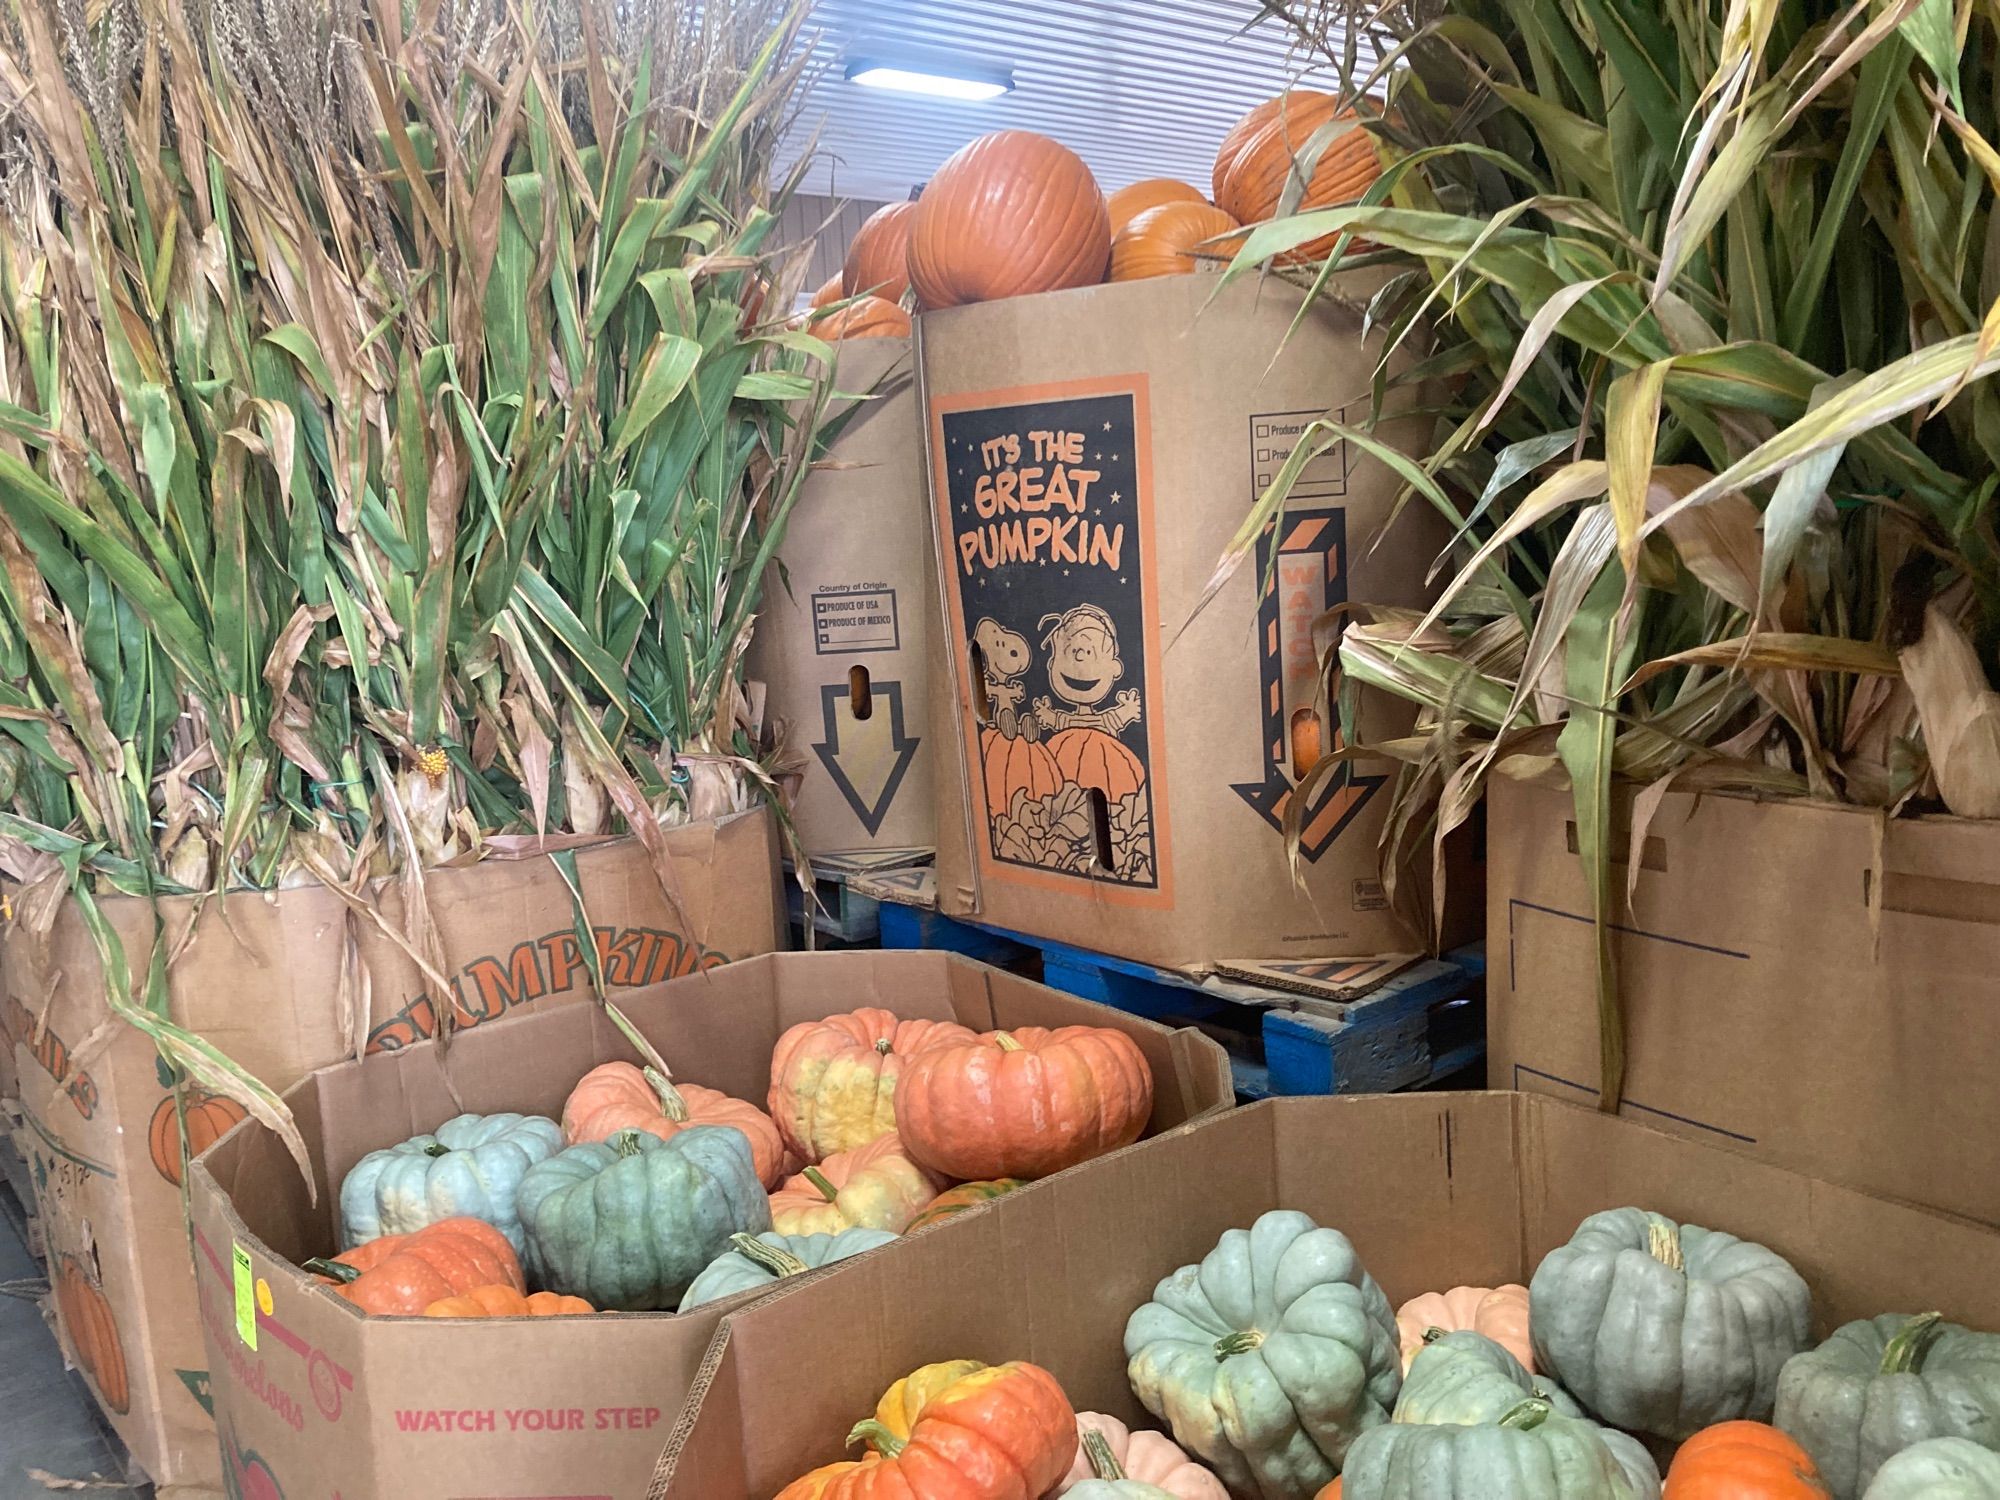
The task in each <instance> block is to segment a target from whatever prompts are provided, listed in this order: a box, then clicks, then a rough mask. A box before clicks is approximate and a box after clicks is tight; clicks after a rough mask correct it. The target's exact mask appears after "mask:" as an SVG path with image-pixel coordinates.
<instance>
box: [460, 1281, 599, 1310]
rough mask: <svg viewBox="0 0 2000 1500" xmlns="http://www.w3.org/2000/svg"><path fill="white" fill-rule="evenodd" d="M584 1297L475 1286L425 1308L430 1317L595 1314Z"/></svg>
mask: <svg viewBox="0 0 2000 1500" xmlns="http://www.w3.org/2000/svg"><path fill="white" fill-rule="evenodd" d="M596 1311H597V1309H596V1308H594V1307H592V1306H591V1305H590V1304H589V1303H588V1302H586V1301H584V1300H583V1298H581V1297H564V1296H562V1295H560V1294H558V1293H556V1292H529V1293H528V1294H527V1295H526V1296H523V1295H522V1294H521V1291H520V1289H519V1288H518V1287H511V1286H501V1285H496V1286H476V1287H474V1288H473V1289H472V1290H471V1291H469V1292H460V1293H459V1294H458V1295H457V1296H456V1297H440V1298H438V1300H437V1301H435V1302H433V1303H432V1304H431V1305H430V1306H429V1307H427V1308H425V1309H424V1316H425V1317H427V1318H567V1317H574V1316H577V1315H580V1314H582V1313H594V1312H596Z"/></svg>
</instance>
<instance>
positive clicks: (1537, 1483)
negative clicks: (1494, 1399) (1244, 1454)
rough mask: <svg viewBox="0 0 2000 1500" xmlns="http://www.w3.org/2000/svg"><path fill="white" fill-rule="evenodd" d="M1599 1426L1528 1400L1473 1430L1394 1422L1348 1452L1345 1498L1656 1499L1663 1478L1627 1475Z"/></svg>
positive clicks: (1650, 1471) (1650, 1472)
mask: <svg viewBox="0 0 2000 1500" xmlns="http://www.w3.org/2000/svg"><path fill="white" fill-rule="evenodd" d="M1607 1436H1608V1434H1607V1433H1606V1432H1605V1431H1604V1429H1603V1428H1601V1427H1598V1426H1597V1425H1596V1424H1595V1423H1592V1422H1586V1421H1581V1420H1578V1419H1576V1418H1573V1417H1564V1416H1559V1415H1557V1414H1556V1412H1555V1411H1554V1409H1553V1408H1552V1407H1551V1406H1550V1405H1549V1403H1548V1402H1547V1401H1544V1400H1542V1399H1540V1398H1539V1397H1534V1396H1531V1397H1529V1398H1527V1399H1526V1400H1524V1401H1520V1402H1517V1403H1516V1404H1515V1405H1514V1406H1513V1407H1512V1408H1511V1409H1510V1410H1508V1411H1506V1412H1505V1413H1503V1414H1502V1415H1501V1417H1500V1419H1499V1420H1498V1421H1497V1422H1490V1423H1484V1424H1482V1425H1479V1426H1475V1427H1459V1426H1452V1425H1444V1426H1435V1427H1419V1426H1414V1425H1410V1424H1406V1423H1400V1422H1398V1423H1392V1424H1391V1425H1389V1426H1387V1427H1376V1428H1373V1429H1371V1430H1370V1431H1368V1432H1364V1433H1363V1434H1362V1435H1361V1436H1360V1438H1359V1439H1357V1440H1356V1442H1355V1444H1354V1447H1353V1448H1352V1449H1351V1450H1349V1452H1348V1455H1347V1467H1346V1469H1345V1470H1344V1471H1343V1473H1342V1474H1341V1483H1340V1494H1341V1500H1659V1494H1660V1478H1659V1471H1658V1470H1657V1469H1654V1468H1653V1467H1652V1460H1651V1459H1649V1458H1646V1457H1645V1451H1644V1449H1641V1448H1639V1446H1638V1444H1637V1443H1636V1441H1633V1440H1631V1439H1627V1442H1628V1443H1630V1445H1631V1448H1632V1449H1635V1450H1637V1456H1638V1457H1639V1458H1640V1459H1643V1460H1644V1462H1645V1469H1644V1470H1642V1471H1640V1472H1637V1473H1635V1472H1633V1471H1632V1469H1631V1468H1630V1467H1628V1463H1627V1461H1626V1460H1625V1459H1623V1458H1622V1457H1621V1455H1620V1454H1618V1453H1616V1452H1614V1451H1613V1449H1612V1446H1611V1445H1610V1444H1609V1443H1607V1442H1606V1441H1605V1439H1606V1437H1607Z"/></svg>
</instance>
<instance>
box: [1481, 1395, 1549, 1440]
mask: <svg viewBox="0 0 2000 1500" xmlns="http://www.w3.org/2000/svg"><path fill="white" fill-rule="evenodd" d="M1554 1410H1555V1408H1554V1407H1552V1406H1550V1405H1549V1403H1548V1402H1546V1401H1544V1400H1542V1399H1541V1397H1539V1396H1530V1397H1529V1398H1528V1399H1527V1400H1526V1401H1523V1402H1521V1403H1519V1404H1518V1405H1515V1406H1510V1407H1508V1408H1507V1413H1506V1415H1505V1416H1503V1417H1501V1418H1500V1420H1499V1421H1498V1422H1497V1423H1496V1424H1494V1425H1496V1426H1499V1427H1511V1428H1512V1429H1513V1430H1514V1431H1516V1432H1533V1431H1534V1430H1535V1429H1536V1428H1537V1427H1539V1426H1541V1425H1542V1423H1544V1422H1546V1421H1548V1419H1549V1413H1550V1412H1552V1411H1554Z"/></svg>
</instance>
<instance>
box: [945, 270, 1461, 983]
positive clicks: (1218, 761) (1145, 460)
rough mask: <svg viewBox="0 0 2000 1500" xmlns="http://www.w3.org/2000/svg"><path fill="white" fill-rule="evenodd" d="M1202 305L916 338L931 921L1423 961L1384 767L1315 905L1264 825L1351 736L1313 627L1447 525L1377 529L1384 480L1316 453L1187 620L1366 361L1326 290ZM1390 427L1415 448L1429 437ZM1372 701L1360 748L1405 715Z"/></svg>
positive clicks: (1348, 405)
mask: <svg viewBox="0 0 2000 1500" xmlns="http://www.w3.org/2000/svg"><path fill="white" fill-rule="evenodd" d="M1215 285H1216V282H1215V278H1213V277H1208V276H1167V277H1160V278H1158V279H1156V280H1151V281H1139V282H1125V283H1120V284H1115V285H1109V286H1098V287H1087V288H1083V289H1080V290H1076V291H1067V292H1053V293H1049V294H1046V295H1043V296H1035V297H1013V298H1009V299H1007V300H1005V301H1001V302H988V303H982V304H979V305H976V306H971V307H959V308H951V309H948V310H945V311H941V312H933V313H925V314H924V315H923V316H922V317H921V318H920V319H919V320H918V326H917V347H918V354H919V359H920V361H921V370H922V380H923V395H924V402H925V410H926V419H927V429H926V440H927V442H928V445H929V455H928V456H929V463H930V485H931V505H932V514H933V522H934V531H935V539H936V546H937V559H936V565H937V571H938V576H939V580H940V592H941V594H942V603H941V610H940V614H941V618H942V619H943V620H944V621H945V633H944V640H945V647H944V649H943V650H942V651H940V652H939V653H938V659H939V661H940V663H941V664H942V666H943V668H944V669H943V670H941V671H939V672H937V673H936V675H935V682H936V690H937V694H938V696H937V700H936V704H935V707H934V711H933V713H932V716H931V725H932V733H933V735H934V736H935V737H937V738H938V741H939V745H940V750H939V754H938V757H937V770H938V775H939V778H940V785H939V793H938V805H939V809H940V810H939V814H938V819H939V828H938V844H939V852H938V904H939V909H940V910H941V911H943V912H945V913H946V914H947V915H951V916H971V917H977V918H979V919H981V920H983V921H986V922H990V923H993V924H995V925H997V926H1000V927H1003V928H1010V929H1013V930H1015V931H1019V932H1025V933H1030V934H1033V935H1035V936H1038V937H1045V938H1052V939H1055V940H1058V941H1061V942H1064V943H1070V944H1074V945H1076V946H1079V947H1083V948H1090V949H1095V950H1097V951H1100V952H1104V953H1110V954H1115V955H1118V956H1119V957H1123V958H1129V959H1137V960H1140V961H1142V962H1146V963H1152V964H1158V965H1163V966H1166V967H1171V968H1177V969H1186V970H1205V969H1209V968H1212V967H1215V966H1216V965H1217V964H1218V963H1219V962H1223V961H1227V960H1232V959H1242V960H1312V959H1322V958H1330V957H1356V956H1365V955H1375V954H1386V953H1392V952H1412V951H1415V950H1416V949H1418V948H1420V947H1421V946H1422V945H1423V944H1424V942H1425V941H1426V939H1427V936H1428V933H1427V930H1426V928H1427V923H1423V924H1418V925H1416V926H1412V925H1409V924H1406V923H1405V922H1404V921H1403V920H1401V919H1400V918H1399V917H1398V915H1397V914H1395V913H1392V912H1391V911H1390V910H1389V905H1388V902H1387V900H1386V899H1385V896H1384V890H1383V882H1382V879H1381V870H1380V867H1379V860H1378V856H1377V852H1376V843H1377V835H1378V834H1379V833H1380V831H1381V828H1382V823H1383V817H1384V813H1385V812H1386V809H1387V805H1388V795H1387V792H1388V788H1389V784H1390V779H1391V777H1392V776H1393V774H1394V767H1393V766H1392V765H1390V764H1388V763H1386V762H1374V761H1359V762H1351V763H1345V764H1342V765H1341V766H1339V767H1338V768H1337V769H1336V770H1335V771H1334V773H1333V774H1332V775H1330V776H1328V777H1326V778H1324V779H1323V780H1321V781H1319V782H1318V784H1317V786H1316V788H1315V789H1314V790H1313V791H1312V793H1311V797H1312V802H1311V806H1309V807H1306V808H1304V809H1303V810H1302V811H1301V813H1300V815H1299V826H1300V828H1301V830H1302V849H1303V855H1304V860H1303V864H1304V869H1305V883H1304V888H1303V890H1301V889H1300V888H1299V887H1297V886H1295V885H1294V883H1293V879H1292V875H1291V871H1290V869H1289V868H1288V866H1287V861H1286V858H1285V851H1284V840H1283V836H1282V829H1283V826H1284V822H1285V819H1286V815H1287V810H1288V808H1289V806H1290V804H1291V801H1292V799H1293V797H1294V795H1295V793H1294V784H1295V782H1296V780H1297V773H1298V770H1299V767H1300V766H1301V765H1302V764H1303V763H1304V756H1305V754H1306V751H1305V746H1306V745H1307V744H1308V743H1310V742H1314V741H1317V742H1319V743H1323V744H1325V745H1327V746H1332V745H1335V744H1338V743H1342V742H1343V741H1344V739H1345V738H1346V737H1347V736H1346V735H1345V732H1344V731H1345V730H1346V729H1347V728H1350V727H1351V726H1343V725H1341V724H1339V723H1338V722H1337V721H1336V718H1335V706H1334V705H1333V704H1332V703H1330V702H1328V701H1327V700H1326V697H1325V695H1324V694H1323V693H1322V692H1321V688H1320V678H1319V671H1318V654H1317V650H1316V645H1315V641H1314V628H1313V627H1314V623H1315V622H1316V621H1318V620H1319V619H1321V618H1322V617H1323V616H1325V615H1326V614H1327V612H1328V611H1330V610H1334V609H1336V608H1337V607H1338V606H1340V605H1342V604H1344V603H1346V602H1348V601H1350V600H1351V601H1355V602H1366V603H1371V604H1402V605H1410V606H1418V605H1421V604H1422V603H1423V602H1424V601H1425V600H1426V598H1427V597H1428V595H1427V587H1426V584H1425V581H1424V574H1425V571H1426V569H1427V568H1428V567H1429V565H1430V562H1431V560H1432V558H1433V557H1435V556H1436V555H1437V553H1438V551H1439V550H1440V548H1441V547H1442V546H1443V544H1444V542H1445V540H1446V536H1445V533H1444V531H1443V529H1442V527H1441V526H1440V525H1439V524H1438V522H1437V520H1436V518H1435V516H1434V514H1433V513H1432V512H1431V511H1430V509H1429V507H1427V506H1425V505H1424V504H1423V503H1421V502H1418V503H1415V504H1412V505H1409V506H1408V507H1406V508H1405V510H1404V512H1403V514H1402V516H1401V517H1400V518H1399V519H1398V520H1397V522H1396V523H1395V525H1394V526H1393V527H1391V528H1390V529H1389V531H1388V533H1387V534H1386V536H1384V535H1382V528H1383V526H1384V523H1385V522H1386V521H1387V520H1388V517H1389V513H1390V507H1391V505H1392V504H1393V502H1394V500H1395V498H1396V496H1397V494H1398V493H1399V492H1400V490H1401V489H1402V487H1403V483H1402V480H1401V479H1399V478H1398V477H1397V476H1396V474H1395V473H1394V472H1393V471H1392V470H1391V469H1390V468H1389V467H1388V466H1387V465H1385V464H1383V463H1381V462H1379V461H1377V460H1375V459H1372V458H1370V457H1368V456H1366V455H1365V454H1363V453H1362V452H1361V451H1360V450H1358V449H1356V448H1354V447H1353V446H1352V445H1351V444H1349V443H1346V442H1332V443H1330V444H1329V445H1327V446H1326V448H1325V451H1324V452H1321V453H1319V454H1318V456H1316V457H1313V458H1312V459H1311V461H1310V462H1309V463H1306V464H1305V466H1304V468H1303V470H1302V471H1301V473H1300V477H1299V482H1298V484H1297V485H1296V486H1295V488H1294V489H1293V491H1292V499H1291V502H1290V504H1289V506H1288V508H1287V510H1286V512H1285V515H1284V517H1283V519H1282V521H1281V522H1280V524H1279V525H1278V527H1277V528H1276V530H1275V532H1272V533H1268V534H1267V535H1265V536H1264V537H1263V538H1262V539H1260V540H1259V541H1258V542H1257V544H1256V547H1255V555H1254V556H1253V557H1251V558H1249V559H1247V560H1246V561H1245V563H1244V564H1243V566H1241V567H1240V568H1239V569H1238V570H1237V571H1236V573H1235V575H1234V576H1233V577H1232V578H1231V579H1230V580H1229V582H1228V583H1227V584H1226V585H1224V586H1223V588H1222V589H1221V591H1220V592H1219V593H1218V594H1217V595H1216V596H1215V598H1214V599H1213V601H1212V602H1211V603H1210V604H1209V605H1208V607H1207V609H1206V610H1205V611H1204V612H1203V613H1202V614H1201V615H1200V616H1199V617H1197V618H1195V619H1194V621H1193V623H1192V624H1191V625H1190V624H1189V623H1188V622H1189V618H1190V615H1191V614H1192V613H1193V610H1194V608H1195V605H1196V602H1197V601H1198V600H1199V598H1200V597H1201V594H1202V591H1203V589H1204V587H1205V586H1206V585H1207V584H1208V582H1209V580H1210V578H1211V576H1212V575H1213V573H1214V571H1215V568H1216V564H1217V561H1218V560H1219V559H1220V558H1221V556H1222V554H1223V551H1224V549H1225V547H1226V546H1227V545H1228V543H1229V541H1230V538H1231V537H1232V536H1233V535H1234V534H1235V533H1236V532H1237V530H1238V528H1239V527H1241V526H1242V524H1243V522H1244V520H1245V518H1246V516H1247V515H1248V514H1249V512H1250V509H1251V507H1252V505H1253V504H1254V502H1255V501H1256V500H1257V498H1258V496H1259V495H1261V494H1262V493H1263V492H1264V490H1265V489H1266V488H1268V487H1269V486H1270V484H1271V483H1272V481H1273V480H1274V478H1275V477H1276V476H1277V475H1278V474H1279V473H1280V471H1281V470H1282V469H1283V468H1284V466H1285V464H1286V461H1287V459H1288V457H1289V456H1290V455H1291V454H1292V453H1293V451H1294V449H1295V448H1296V447H1297V446H1298V445H1299V444H1300V443H1301V441H1311V439H1310V434H1311V433H1312V431H1313V424H1314V422H1315V421H1316V420H1317V419H1319V418H1321V417H1322V416H1326V417H1331V418H1333V419H1335V420H1336V421H1345V422H1349V423H1355V424H1359V423H1363V422H1365V421H1366V419H1367V415H1368V409H1369V401H1370V389H1369V376H1370V371H1371V370H1372V369H1373V368H1374V365H1375V361H1376V358H1377V355H1378V353H1379V339H1375V338H1364V337H1363V334H1362V330H1361V313H1360V311H1359V308H1358V306H1357V305H1356V304H1355V303H1353V302H1349V301H1343V300H1338V299H1336V298H1325V299H1321V300H1320V301H1319V302H1317V303H1316V304H1315V306H1314V308H1313V309H1312V310H1311V311H1310V312H1308V313H1307V314H1306V315H1305V317H1304V318H1303V319H1302V320H1301V321H1300V323H1299V326H1298V327H1297V329H1296V330H1294V329H1293V327H1292V324H1293V319H1294V318H1295V316H1297V314H1298V312H1299V307H1300V301H1301V298H1302V295H1303V294H1302V293H1300V292H1299V291H1298V290H1297V289H1295V288H1293V287H1291V286H1290V285H1288V284H1286V283H1282V282H1278V281H1275V280H1273V281H1268V282H1265V283H1264V284H1262V285H1259V284H1257V283H1256V282H1255V281H1254V280H1252V281H1242V282H1238V283H1236V284H1234V285H1232V286H1231V287H1229V288H1228V289H1227V290H1226V291H1224V292H1222V293H1220V294H1219V295H1218V294H1217V293H1216V291H1215ZM1349 290H1358V289H1357V288H1351V287H1350V288H1349ZM1211 298H1213V299H1214V300H1213V301H1212V302H1211V301H1210V299H1211ZM1382 435H1383V437H1384V438H1385V439H1386V440H1388V441H1391V442H1396V443H1400V444H1402V445H1404V446H1405V447H1407V449H1408V450H1409V451H1411V452H1413V453H1414V452H1420V451H1422V446H1423V444H1424V442H1425V441H1426V440H1427V438H1428V436H1429V424H1428V421H1427V420H1425V419H1421V418H1410V419H1405V420H1402V421H1391V422H1389V423H1388V424H1386V425H1385V427H1384V428H1383V430H1382ZM1314 446H1317V444H1314ZM1378 538H1379V540H1378ZM1267 573H1269V574H1270V575H1271V577H1272V580H1273V581H1272V586H1271V588H1269V589H1265V588H1264V587H1263V580H1264V578H1265V576H1266V574H1267ZM1183 627H1186V628H1185V629H1183ZM1364 701H1365V707H1364V709H1363V717H1364V721H1365V722H1364V724H1363V726H1362V727H1363V729H1364V731H1365V732H1366V733H1367V734H1369V735H1371V736H1375V737H1382V736H1393V735H1395V734H1399V733H1402V732H1404V730H1405V729H1406V728H1407V726H1408V724H1409V723H1410V720H1411V717H1412V711H1411V710H1410V709H1408V708H1407V707H1406V706H1404V705H1400V704H1397V703H1395V702H1393V701H1391V700H1390V699H1388V698H1387V697H1382V696H1377V695H1374V694H1372V693H1371V694H1369V695H1367V697H1366V699H1365V700H1364ZM947 737H949V742H947ZM1422 884H1423V883H1422V882H1411V883H1410V885H1411V889H1412V890H1413V891H1415V890H1419V889H1421V886H1422ZM1301 967H1302V968H1303V967H1307V966H1305V965H1301Z"/></svg>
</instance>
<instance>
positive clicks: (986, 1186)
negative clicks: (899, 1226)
mask: <svg viewBox="0 0 2000 1500" xmlns="http://www.w3.org/2000/svg"><path fill="white" fill-rule="evenodd" d="M1026 1186H1027V1184H1026V1183H1025V1182H1023V1181H1021V1180H1020V1179H1019V1178H1018V1177H1002V1178H999V1179H997V1180H995V1181H993V1182H961V1183H960V1184H959V1185H958V1186H957V1187H955V1188H946V1189H945V1190H944V1191H943V1192H942V1193H939V1194H938V1195H937V1197H935V1198H933V1199H932V1200H931V1203H930V1207H928V1208H926V1209H925V1210H924V1211H923V1212H922V1213H920V1214H918V1215H917V1216H916V1217H915V1218H914V1219H912V1220H910V1227H909V1228H908V1229H906V1230H904V1231H903V1233H905V1234H915V1233H916V1232H917V1231H918V1230H919V1229H928V1228H930V1227H931V1225H933V1224H942V1223H943V1222H944V1221H945V1220H946V1219H952V1218H956V1217H957V1216H958V1215H960V1214H962V1213H964V1212H965V1211H966V1210H967V1209H969V1208H977V1207H979V1205H980V1204H982V1203H991V1202H992V1201H993V1200H994V1199H995V1198H1004V1197H1005V1196H1006V1195H1007V1194H1009V1193H1011V1192H1013V1191H1014V1189H1015V1188H1020V1187H1026Z"/></svg>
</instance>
